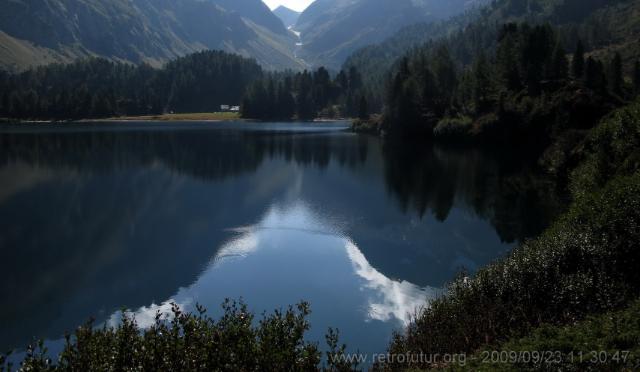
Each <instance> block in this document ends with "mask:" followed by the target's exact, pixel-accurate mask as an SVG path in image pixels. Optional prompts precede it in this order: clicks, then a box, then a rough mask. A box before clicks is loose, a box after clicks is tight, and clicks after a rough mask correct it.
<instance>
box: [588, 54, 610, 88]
mask: <svg viewBox="0 0 640 372" xmlns="http://www.w3.org/2000/svg"><path fill="white" fill-rule="evenodd" d="M584 80H585V83H586V84H587V86H588V87H589V88H591V89H594V90H598V91H601V92H604V91H605V90H606V88H607V79H606V76H605V73H604V66H603V65H602V62H600V61H597V60H595V59H594V58H593V57H589V58H587V61H586V63H585V72H584Z"/></svg>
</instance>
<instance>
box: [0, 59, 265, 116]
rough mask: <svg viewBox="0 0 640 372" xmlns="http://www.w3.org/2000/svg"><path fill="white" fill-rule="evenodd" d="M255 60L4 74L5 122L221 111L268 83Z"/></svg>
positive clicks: (80, 65) (0, 109)
mask: <svg viewBox="0 0 640 372" xmlns="http://www.w3.org/2000/svg"><path fill="white" fill-rule="evenodd" d="M262 75H263V71H262V68H261V67H260V66H259V65H258V64H257V62H255V61H254V60H250V59H246V58H243V57H241V56H237V55H233V54H229V53H225V52H220V51H203V52H199V53H195V54H191V55H188V56H186V57H182V58H178V59H176V60H174V61H172V62H170V63H168V64H166V65H165V66H164V67H163V68H161V69H155V68H152V67H151V66H149V65H145V64H143V65H139V66H133V65H130V64H125V63H119V62H112V61H108V60H105V59H100V58H93V59H88V60H83V61H77V62H74V63H71V64H65V65H63V64H53V65H48V66H44V67H39V68H36V69H32V70H29V71H25V72H23V73H19V74H8V73H0V117H9V118H17V119H46V120H49V119H57V120H63V119H82V118H105V117H114V116H122V115H149V114H161V113H166V112H211V111H219V109H220V105H223V104H230V105H238V104H239V103H240V102H241V101H242V97H243V95H244V93H245V91H246V89H247V87H248V86H249V84H251V83H252V82H253V81H255V80H257V79H260V78H262Z"/></svg>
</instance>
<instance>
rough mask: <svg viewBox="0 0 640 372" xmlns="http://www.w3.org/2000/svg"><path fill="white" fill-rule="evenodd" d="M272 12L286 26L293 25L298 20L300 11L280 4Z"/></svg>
mask: <svg viewBox="0 0 640 372" xmlns="http://www.w3.org/2000/svg"><path fill="white" fill-rule="evenodd" d="M273 14H275V15H276V16H277V17H278V18H280V20H281V21H282V23H284V25H285V27H287V28H289V27H293V26H295V24H296V23H297V22H298V18H300V12H296V11H295V10H292V9H289V8H287V7H286V6H282V5H281V6H279V7H277V8H276V9H274V10H273Z"/></svg>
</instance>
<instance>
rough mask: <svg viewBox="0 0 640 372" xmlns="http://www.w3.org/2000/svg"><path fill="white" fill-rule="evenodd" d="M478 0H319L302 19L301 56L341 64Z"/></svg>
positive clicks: (299, 24) (319, 62) (333, 65)
mask: <svg viewBox="0 0 640 372" xmlns="http://www.w3.org/2000/svg"><path fill="white" fill-rule="evenodd" d="M477 1H478V0H317V1H316V2H314V3H313V4H311V5H310V6H309V7H308V8H307V9H306V10H305V11H304V12H303V13H302V14H301V15H300V18H299V19H298V22H297V24H296V26H295V30H296V31H299V32H300V33H301V37H302V42H303V44H304V46H303V48H302V50H301V51H300V53H299V54H300V57H301V58H303V59H305V60H306V61H309V62H311V63H312V64H313V65H316V66H319V65H325V66H328V67H330V68H334V69H336V68H339V67H340V66H341V65H342V63H343V62H344V61H345V59H346V58H347V57H348V56H349V55H350V54H351V53H352V52H354V51H355V50H357V49H359V48H361V47H363V46H366V45H369V44H373V43H377V42H380V41H382V40H384V39H386V38H387V37H389V36H391V35H392V34H394V33H395V32H397V31H398V30H400V29H401V28H403V27H405V26H407V25H411V24H414V23H418V22H429V21H434V20H438V19H445V18H448V17H451V16H453V15H456V14H459V13H461V12H463V11H465V9H468V7H470V6H472V5H473V4H475V3H476V2H477Z"/></svg>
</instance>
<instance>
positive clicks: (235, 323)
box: [0, 301, 357, 372]
mask: <svg viewBox="0 0 640 372" xmlns="http://www.w3.org/2000/svg"><path fill="white" fill-rule="evenodd" d="M223 309H224V315H223V316H222V317H221V318H220V319H219V320H217V321H216V320H213V319H212V318H210V317H208V316H206V315H205V310H204V309H203V308H202V307H200V306H197V310H198V314H190V313H184V312H182V311H181V310H180V308H179V307H178V306H177V305H173V309H172V312H173V314H172V316H171V317H170V319H166V318H164V317H163V316H162V315H161V314H160V313H158V314H157V315H156V321H155V324H154V325H153V326H152V327H150V328H149V329H146V330H141V329H140V328H139V327H138V325H137V324H136V321H135V319H134V318H132V317H131V316H128V315H127V314H126V313H125V314H123V315H124V316H123V321H122V322H121V323H120V324H119V325H118V326H116V327H113V328H112V327H107V326H106V325H105V326H104V327H103V328H95V327H94V326H93V324H92V323H91V322H89V323H88V324H86V325H85V326H82V327H80V328H78V329H77V330H76V332H75V334H74V336H73V337H72V336H67V338H66V345H65V347H64V350H63V351H62V353H61V354H60V355H59V357H58V360H57V363H54V362H52V361H51V360H49V359H47V356H46V349H45V348H44V345H43V344H42V342H40V343H39V344H38V345H36V346H31V347H29V348H28V349H27V355H26V357H25V359H24V361H23V362H22V363H21V369H22V370H24V371H83V372H84V371H316V370H321V369H323V370H327V371H351V370H353V369H355V368H356V367H357V366H355V365H354V366H351V365H348V364H346V363H344V362H340V361H341V360H346V359H345V358H340V357H336V356H340V355H342V354H344V352H345V346H338V336H337V332H335V331H333V330H329V334H328V335H327V343H328V344H329V350H328V352H327V363H326V365H325V366H321V359H322V355H321V352H320V351H319V349H318V345H317V344H314V343H310V342H307V341H305V340H304V335H305V332H306V331H307V330H309V323H308V321H307V320H306V317H307V316H308V315H309V313H310V310H309V305H308V304H306V303H300V304H298V305H297V306H296V307H295V308H293V307H290V308H289V309H288V310H287V311H285V312H282V311H275V312H274V313H273V314H271V315H266V314H265V315H263V318H262V319H261V320H260V321H259V322H258V323H257V325H256V323H255V322H254V320H255V319H254V315H253V314H252V313H250V312H249V311H248V310H247V306H246V305H244V304H243V303H237V302H231V301H226V302H225V303H224V304H223ZM5 368H9V369H10V368H11V367H10V366H7V365H6V361H5V360H4V357H3V358H0V371H4V369H5Z"/></svg>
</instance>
